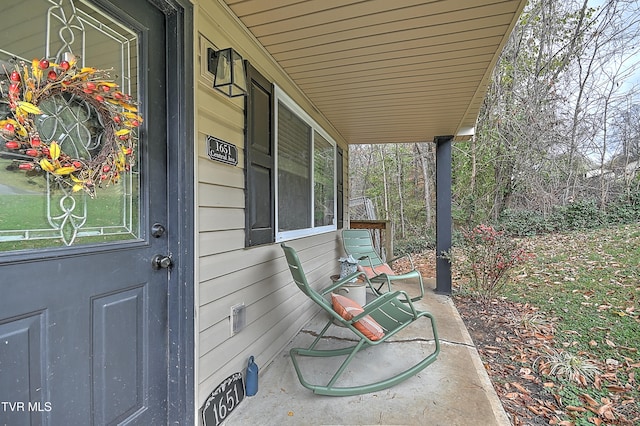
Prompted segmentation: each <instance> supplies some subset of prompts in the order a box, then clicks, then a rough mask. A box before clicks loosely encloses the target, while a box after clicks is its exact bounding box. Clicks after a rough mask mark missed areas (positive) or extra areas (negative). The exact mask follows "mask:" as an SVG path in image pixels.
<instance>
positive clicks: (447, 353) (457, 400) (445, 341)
mask: <svg viewBox="0 0 640 426" xmlns="http://www.w3.org/2000/svg"><path fill="white" fill-rule="evenodd" d="M425 284H426V286H427V287H430V286H429V285H428V284H429V282H426V283H425ZM395 289H403V287H402V286H401V285H396V286H394V290H395ZM407 291H408V292H409V293H410V294H411V293H413V292H412V291H411V290H409V289H408V288H407ZM426 293H427V294H426V295H425V297H424V298H423V299H422V300H421V301H419V302H416V308H417V309H420V310H426V311H429V312H431V313H432V314H433V315H434V317H435V319H436V321H437V330H438V334H439V336H440V346H441V348H440V354H439V356H438V359H437V360H436V361H435V362H434V363H433V364H431V365H430V366H428V367H427V368H426V369H424V370H423V371H422V372H420V373H418V374H416V375H415V376H413V377H411V378H409V379H408V380H406V381H404V382H402V383H400V384H398V385H396V386H394V387H391V388H389V389H385V390H383V391H379V392H374V393H370V394H365V395H358V396H348V397H331V396H322V395H316V394H314V393H313V392H312V391H310V390H308V389H306V388H304V387H303V386H302V385H301V384H300V383H299V381H298V378H297V376H296V373H295V370H294V368H293V364H292V363H291V359H290V356H289V349H290V348H292V347H307V346H308V345H309V344H311V342H312V341H313V339H314V338H315V336H316V335H317V333H319V332H320V331H321V330H322V327H323V326H324V325H325V324H326V322H327V319H328V316H326V314H325V313H324V312H321V313H319V314H318V315H316V316H315V317H314V318H313V319H312V320H311V321H310V322H309V323H308V324H307V325H305V326H304V327H303V329H302V330H301V331H300V332H299V333H298V335H297V336H296V337H295V338H294V339H293V341H292V342H291V343H290V344H289V345H288V346H287V348H285V350H283V351H282V352H281V353H280V354H279V355H278V356H277V357H276V359H275V360H274V361H273V362H272V363H271V364H270V365H268V366H266V367H264V368H262V369H261V371H260V376H259V390H258V393H257V394H256V395H255V396H252V397H245V399H244V401H242V403H241V404H240V405H239V406H238V407H237V408H236V409H235V410H234V411H233V412H232V413H231V414H230V415H229V417H228V418H227V419H226V421H225V423H224V426H236V425H242V426H245V425H420V426H423V425H443V426H445V425H446V426H451V425H483V426H488V425H510V424H511V422H510V421H509V418H508V417H507V415H506V413H505V411H504V409H503V408H502V404H501V403H500V400H499V399H498V397H497V395H496V393H495V391H494V389H493V386H492V384H491V382H490V380H489V377H488V375H487V373H486V371H485V369H484V367H483V365H482V362H481V360H480V357H479V355H478V352H477V351H476V349H475V347H474V345H473V342H472V341H471V338H470V337H469V334H468V332H467V330H466V328H465V326H464V324H463V322H462V320H461V318H460V315H459V314H458V311H457V310H456V308H455V306H454V305H453V302H452V301H451V299H450V298H449V297H447V296H441V295H437V294H435V293H434V292H433V289H432V288H429V289H427V290H426ZM347 333H348V330H345V329H344V328H342V327H338V326H331V327H330V329H329V332H328V333H327V337H325V338H324V339H323V340H322V341H321V343H319V345H318V348H326V347H344V346H347V345H348V344H349V343H350V344H353V343H351V342H345V339H349V338H350V335H349V334H347ZM433 347H434V344H433V336H432V335H431V332H430V327H429V321H428V320H427V319H426V318H422V319H420V320H418V321H416V322H415V323H414V324H412V325H411V326H410V327H408V328H407V329H405V330H403V331H402V332H401V333H399V334H398V335H397V336H395V339H394V340H391V341H389V342H386V343H384V344H382V345H380V346H375V347H370V348H367V349H365V350H363V351H361V352H360V353H359V354H358V356H357V357H356V359H355V360H354V361H352V363H351V364H350V366H349V367H348V369H347V370H346V371H345V372H344V373H343V378H341V379H340V380H339V381H338V384H342V385H352V384H365V383H370V382H372V381H377V380H379V379H376V376H377V375H379V374H382V376H381V378H384V377H389V376H390V375H393V374H394V373H395V372H400V371H402V370H405V369H406V368H408V367H410V366H411V365H413V364H415V363H417V362H418V361H419V360H420V359H422V358H423V357H425V356H427V355H428V354H429V353H431V351H432V350H433ZM341 361H342V358H340V359H322V358H302V359H301V361H300V364H301V368H302V370H303V374H304V376H305V378H306V379H307V380H308V381H310V382H313V383H322V384H325V383H326V382H327V381H328V379H329V378H330V377H331V375H332V373H333V372H334V371H335V369H336V368H337V366H338V365H339V364H340V362H341Z"/></svg>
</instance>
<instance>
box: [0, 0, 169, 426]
mask: <svg viewBox="0 0 640 426" xmlns="http://www.w3.org/2000/svg"><path fill="white" fill-rule="evenodd" d="M2 22H3V24H2V27H3V28H2V31H1V34H2V35H1V36H0V60H1V62H0V63H1V64H2V67H3V68H4V70H2V69H0V75H1V76H2V86H0V87H1V88H2V95H3V96H4V98H5V99H7V98H8V96H9V94H10V93H9V92H10V91H11V90H13V91H14V92H17V89H15V88H14V89H11V88H10V85H11V83H12V82H15V81H14V80H12V77H11V70H14V69H16V67H17V70H18V76H19V77H20V79H21V80H22V81H21V83H24V81H25V80H26V79H27V77H28V76H31V77H34V75H32V74H33V73H37V72H38V71H37V68H38V67H40V68H42V69H43V71H42V73H43V74H42V75H41V76H40V77H38V78H39V79H40V84H42V85H44V84H48V82H49V83H50V82H53V83H55V82H56V81H57V79H59V78H61V77H60V76H61V75H63V74H64V73H65V72H67V70H66V69H65V68H66V67H67V64H69V63H73V62H74V61H76V63H77V70H78V72H79V73H81V69H82V68H85V69H86V70H90V69H95V70H101V71H102V70H106V71H107V72H108V74H109V75H110V77H111V79H112V80H111V82H113V83H114V84H117V85H118V88H115V86H109V85H104V87H103V86H102V85H100V84H98V85H97V86H98V87H95V86H92V85H90V84H85V86H84V88H85V89H86V91H84V92H82V91H75V92H74V91H72V90H68V89H66V88H65V89H62V90H60V91H56V90H51V91H50V92H47V93H45V92H46V91H45V92H42V93H43V95H42V98H41V99H38V100H37V102H36V99H35V96H34V95H26V94H25V93H26V92H25V91H21V92H20V93H19V94H18V95H17V96H18V99H13V101H20V102H28V101H32V103H34V104H37V105H38V107H39V108H40V109H41V110H42V114H30V115H28V117H30V118H29V120H30V121H28V123H27V124H28V125H29V126H31V128H30V129H28V130H29V132H28V133H29V135H28V136H27V137H26V138H25V137H24V135H22V136H20V135H18V136H19V137H14V138H13V139H15V138H17V139H20V143H21V144H23V145H21V146H20V147H19V148H16V145H15V144H11V143H10V142H12V137H11V134H9V132H8V131H7V130H6V129H5V131H4V133H2V134H3V139H2V140H1V141H0V425H10V426H14V425H107V424H139V425H160V424H166V422H167V399H168V395H167V389H168V379H167V377H168V365H167V363H168V359H169V348H168V336H169V334H168V333H169V327H168V323H167V321H168V296H167V295H168V293H169V288H168V284H169V279H170V275H171V268H172V266H173V265H172V262H173V259H172V258H171V256H170V255H171V253H170V251H171V250H170V249H171V247H170V245H169V242H168V241H170V238H169V235H170V233H171V229H169V228H170V227H169V226H167V220H168V217H169V215H170V212H169V209H168V205H169V204H168V200H167V187H168V185H167V102H166V93H167V90H166V87H167V85H166V81H165V79H166V75H167V72H166V68H167V67H166V64H165V56H166V55H165V51H166V46H165V41H166V37H165V34H166V29H165V16H164V15H163V13H162V12H161V11H159V10H158V9H157V8H156V7H154V6H152V5H151V3H148V2H146V1H124V0H55V1H54V0H3V2H2ZM33 59H37V60H38V62H35V63H34V62H33ZM42 60H45V61H48V62H49V64H55V65H50V66H49V67H48V68H45V67H44V65H47V63H44V64H40V61H42ZM64 61H66V64H64V65H63V64H62V63H63V62H64ZM32 67H34V68H32ZM51 71H53V72H54V73H56V75H53V74H51V75H49V74H48V73H49V72H51ZM88 72H92V71H88ZM36 77H37V76H36ZM17 78H18V77H15V75H14V79H17ZM47 78H48V79H49V80H46V79H47ZM77 78H78V79H82V78H83V77H77ZM70 81H71V80H70ZM74 81H75V80H74ZM53 83H52V85H54V84H53ZM24 84H26V83H24ZM34 90H35V89H34ZM83 90H84V89H83ZM98 90H104V91H105V96H101V95H100V93H99V92H98V93H96V91H98ZM110 90H111V91H113V90H119V91H121V93H122V95H123V96H124V101H123V102H124V103H123V104H116V109H115V110H110V109H108V108H107V107H109V106H108V105H107V104H106V103H104V102H106V101H105V100H104V98H105V97H107V96H106V94H107V93H108V92H109V91H110ZM127 95H129V96H130V97H128V96H127ZM32 96H33V98H32ZM98 96H101V97H98ZM114 102H116V101H114ZM125 104H126V105H125ZM134 104H135V106H134V107H132V105H134ZM22 105H26V104H22ZM122 105H125V106H124V107H122ZM114 111H116V112H114ZM23 112H27V113H31V112H33V110H31V109H29V107H27V110H24V111H23ZM0 114H1V115H2V116H1V117H0V119H5V120H6V119H11V118H12V117H13V118H15V116H11V111H10V110H9V107H8V106H7V104H6V103H5V104H4V105H2V106H0ZM116 116H118V118H115V117H116ZM111 119H113V120H120V119H124V120H129V121H132V120H136V121H137V123H134V124H133V125H130V126H129V127H128V128H127V127H126V126H121V125H119V126H117V127H113V126H111V127H109V125H108V123H107V121H109V120H111ZM5 122H6V121H5ZM130 124H131V123H130ZM29 126H27V127H29ZM122 129H125V130H124V131H121V130H122ZM127 129H128V130H130V131H129V132H127ZM34 135H37V138H38V139H39V140H40V143H38V141H34V137H35V136H34ZM121 136H122V138H121V139H120V137H121ZM116 139H118V140H117V141H116V142H122V143H123V144H124V145H123V146H125V148H124V151H123V153H124V155H126V156H130V157H131V158H126V159H125V160H123V159H122V157H120V156H119V155H120V154H118V153H116V154H115V155H112V157H110V158H111V159H110V160H109V159H105V156H106V155H107V154H108V152H107V151H105V150H104V146H105V144H107V143H110V142H113V141H115V140H116ZM25 141H26V142H27V144H29V145H31V146H28V145H24V143H25ZM53 142H56V143H57V144H58V146H61V147H62V150H63V151H64V152H65V153H67V154H69V155H70V156H71V157H72V159H75V160H76V161H77V163H74V164H76V166H77V167H84V168H85V169H89V170H88V171H87V173H89V172H91V173H95V172H96V170H98V171H97V174H94V175H92V176H93V177H94V178H96V179H95V180H96V182H94V186H93V189H91V188H92V187H90V186H87V182H86V180H87V179H88V178H87V176H89V175H86V174H85V175H80V174H77V177H76V179H77V181H76V180H72V181H70V180H69V179H71V177H70V175H65V173H62V172H61V177H59V178H56V177H55V175H52V174H51V173H46V172H45V171H44V170H41V169H42V167H45V166H41V167H40V168H39V167H38V166H39V164H41V163H36V162H33V161H31V162H29V160H30V158H28V157H33V156H34V155H36V156H42V155H43V154H42V151H41V147H42V146H43V145H47V146H48V147H49V148H50V151H51V150H53V148H51V147H52V143H53ZM126 146H131V147H133V152H125V151H126ZM39 148H40V150H39ZM29 149H32V151H30V152H28V150H29ZM71 151H73V153H71ZM44 155H45V157H46V153H45V154H44ZM48 155H49V157H46V158H45V159H48V161H49V163H55V161H54V160H56V159H55V158H52V154H51V152H49V153H48ZM54 156H55V155H54ZM58 161H59V162H62V157H60V158H59V159H58ZM120 161H122V162H120ZM124 161H126V165H125V163H124ZM69 162H70V163H71V160H69ZM23 164H32V165H31V166H24V165H23ZM45 164H46V163H45ZM21 165H23V166H21ZM72 165H73V164H67V165H66V166H67V167H71V166H72ZM87 165H88V166H87ZM54 167H65V164H62V163H61V164H59V165H58V166H54ZM68 170H69V169H67V171H68ZM115 172H117V175H116V174H114V173H115ZM103 175H104V176H106V177H104V178H102V176H103ZM65 176H66V177H65ZM65 179H66V180H65ZM102 179H104V181H101V180H102ZM69 182H71V183H72V184H75V183H78V184H79V185H80V186H78V187H74V186H72V185H70V184H69ZM156 255H159V256H157V257H156ZM154 257H155V259H154ZM152 263H153V265H152Z"/></svg>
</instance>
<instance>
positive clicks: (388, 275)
mask: <svg viewBox="0 0 640 426" xmlns="http://www.w3.org/2000/svg"><path fill="white" fill-rule="evenodd" d="M342 244H343V246H344V251H345V253H347V255H351V256H353V257H354V258H355V259H356V260H358V261H359V262H360V268H361V269H362V270H363V271H364V272H365V273H366V274H367V276H368V277H369V279H370V280H371V282H372V283H374V284H375V285H377V286H378V288H377V289H376V292H377V293H378V294H380V290H381V289H382V287H383V286H384V285H385V284H386V285H387V287H388V291H391V284H392V283H393V282H394V281H400V280H408V279H416V280H417V281H418V285H419V286H420V295H419V296H415V297H413V298H412V299H411V301H413V302H415V301H417V300H420V299H422V298H423V297H424V284H423V283H422V275H421V274H420V272H419V271H418V270H417V269H416V268H415V267H414V265H413V260H412V259H411V256H409V255H403V256H398V257H395V258H393V259H391V260H389V261H388V262H384V261H383V260H382V259H381V258H380V256H379V255H378V252H377V251H376V249H375V247H374V246H373V239H372V238H371V233H370V232H369V231H368V230H367V229H345V230H343V231H342ZM403 257H407V258H408V259H409V263H410V264H411V271H409V272H407V273H404V274H396V273H395V272H393V270H392V269H391V267H389V263H392V262H394V261H396V260H398V259H402V258H403Z"/></svg>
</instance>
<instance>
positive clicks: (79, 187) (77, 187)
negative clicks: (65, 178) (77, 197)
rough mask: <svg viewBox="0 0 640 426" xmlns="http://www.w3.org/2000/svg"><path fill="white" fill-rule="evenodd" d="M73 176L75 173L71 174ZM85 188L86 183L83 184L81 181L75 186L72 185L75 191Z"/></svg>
mask: <svg viewBox="0 0 640 426" xmlns="http://www.w3.org/2000/svg"><path fill="white" fill-rule="evenodd" d="M71 177H73V175H71ZM83 188H84V185H83V184H81V183H76V184H75V185H73V186H72V187H71V191H73V192H78V191H80V190H82V189H83Z"/></svg>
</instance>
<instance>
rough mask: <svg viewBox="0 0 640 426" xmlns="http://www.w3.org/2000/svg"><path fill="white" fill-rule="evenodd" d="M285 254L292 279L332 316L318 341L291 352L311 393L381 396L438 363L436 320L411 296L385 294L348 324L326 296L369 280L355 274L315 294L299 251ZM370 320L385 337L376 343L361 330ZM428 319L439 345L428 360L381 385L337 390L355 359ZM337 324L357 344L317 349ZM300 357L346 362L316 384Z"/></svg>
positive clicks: (376, 383)
mask: <svg viewBox="0 0 640 426" xmlns="http://www.w3.org/2000/svg"><path fill="white" fill-rule="evenodd" d="M281 247H282V249H283V250H284V253H285V257H286V259H287V263H288V264H289V270H290V271H291V275H292V276H293V281H294V282H295V284H296V285H297V286H298V288H299V289H300V290H301V291H302V292H303V293H304V294H306V295H307V296H308V297H309V298H310V299H311V300H313V301H314V302H315V303H316V304H317V305H318V306H320V307H321V308H322V309H323V310H324V311H325V312H327V314H328V315H329V320H328V321H327V324H326V325H325V326H324V328H323V329H322V331H321V332H320V334H319V335H318V337H316V339H315V340H314V341H313V343H311V345H310V346H309V347H308V348H293V349H291V350H290V351H289V353H290V355H291V360H292V362H293V366H294V368H295V370H296V374H297V375H298V380H299V381H300V383H301V384H302V386H304V387H305V388H307V389H310V390H312V391H313V392H314V393H316V394H320V395H330V396H348V395H362V394H365V393H370V392H377V391H379V390H382V389H386V388H389V387H391V386H394V385H396V384H398V383H400V382H402V381H404V380H407V379H408V378H410V377H412V376H413V375H415V374H417V373H419V372H420V371H422V370H423V369H425V368H426V367H427V366H428V365H429V364H431V363H432V362H434V361H435V360H436V357H437V356H438V353H439V352H440V342H439V340H438V333H437V331H436V325H435V320H434V318H433V316H432V315H431V314H430V313H428V312H424V311H419V310H417V309H416V308H415V307H414V306H413V303H412V302H411V301H410V299H409V296H408V295H407V293H406V292H404V291H396V292H389V293H384V294H383V295H381V296H379V297H377V298H375V299H374V300H372V301H371V302H369V303H367V304H366V305H364V306H363V307H362V313H360V314H356V315H355V316H354V317H353V318H352V319H350V320H345V319H344V318H343V317H342V316H341V315H339V314H338V313H337V312H336V310H334V308H333V306H332V303H331V302H329V301H327V299H325V296H327V295H329V294H331V293H332V292H333V291H334V290H336V289H337V288H338V287H340V286H341V285H344V284H345V283H348V282H350V281H351V280H352V279H354V278H356V277H358V276H360V275H362V276H363V279H364V280H365V281H366V282H367V283H368V284H370V282H369V280H368V279H367V278H366V276H365V275H364V274H363V273H362V272H355V273H353V274H350V275H348V276H346V277H344V278H342V279H340V280H338V281H336V282H335V283H333V284H332V285H330V286H329V287H327V288H325V289H323V290H319V291H317V290H315V289H314V288H312V287H311V286H310V285H309V283H308V282H307V278H306V276H305V273H304V270H303V269H302V265H301V263H300V259H299V258H298V255H297V253H296V251H295V250H294V249H293V248H291V247H288V246H286V245H285V244H282V245H281ZM367 316H370V317H369V318H373V320H375V322H377V324H378V325H379V326H380V327H381V328H382V330H383V335H382V336H381V337H378V338H377V340H376V339H372V338H370V337H367V335H365V334H364V333H363V332H362V331H361V328H360V329H359V328H358V327H357V325H358V324H357V323H358V322H359V321H361V320H364V319H366V318H367ZM423 317H424V318H428V319H429V320H430V323H431V329H432V331H433V337H434V342H435V349H434V350H433V352H432V353H430V354H429V355H428V356H427V357H426V358H424V359H422V360H421V361H420V362H418V363H417V364H415V365H413V366H412V367H410V368H409V369H407V370H404V371H403V372H401V373H399V374H395V375H393V376H392V377H389V378H386V379H383V380H381V381H378V382H375V383H369V384H364V385H359V386H348V387H347V386H336V382H337V380H338V379H339V378H340V376H341V375H342V373H343V372H344V371H345V369H346V368H347V366H348V365H349V363H350V362H351V361H352V360H353V359H354V357H355V355H356V354H357V353H358V352H359V351H361V350H363V349H365V348H368V347H376V346H378V345H380V344H382V343H384V342H386V341H387V340H389V339H390V338H391V337H393V336H394V335H395V334H396V333H398V332H399V331H400V330H402V329H404V328H405V327H407V326H408V325H410V324H412V323H413V322H414V321H417V320H418V319H420V318H423ZM334 321H335V322H338V323H340V324H341V325H342V326H344V327H345V328H347V329H349V330H351V331H352V332H353V334H354V337H355V338H356V339H357V343H356V344H355V345H353V346H349V347H345V348H339V349H316V346H317V345H318V343H319V342H320V341H321V339H322V337H323V336H324V335H325V333H326V332H327V330H329V327H331V325H334V326H335V324H334ZM300 356H308V357H336V356H340V357H344V356H346V359H345V360H344V361H343V362H342V364H341V365H340V367H339V368H338V369H337V371H336V372H335V374H334V375H333V376H332V378H331V379H330V380H329V381H328V383H327V384H312V383H310V382H309V381H307V380H306V379H305V378H304V377H303V375H302V372H301V370H300V367H299V365H298V357H300Z"/></svg>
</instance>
